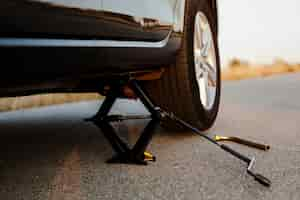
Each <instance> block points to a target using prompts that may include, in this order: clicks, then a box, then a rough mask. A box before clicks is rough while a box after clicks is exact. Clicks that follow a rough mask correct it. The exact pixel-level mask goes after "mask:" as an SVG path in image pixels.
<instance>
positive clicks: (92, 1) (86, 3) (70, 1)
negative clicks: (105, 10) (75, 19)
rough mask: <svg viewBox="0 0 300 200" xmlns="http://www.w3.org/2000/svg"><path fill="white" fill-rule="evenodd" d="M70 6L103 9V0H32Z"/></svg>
mask: <svg viewBox="0 0 300 200" xmlns="http://www.w3.org/2000/svg"><path fill="white" fill-rule="evenodd" d="M32 1H37V2H41V3H47V4H54V5H57V6H64V7H69V8H80V9H91V10H98V11H100V10H102V0H32Z"/></svg>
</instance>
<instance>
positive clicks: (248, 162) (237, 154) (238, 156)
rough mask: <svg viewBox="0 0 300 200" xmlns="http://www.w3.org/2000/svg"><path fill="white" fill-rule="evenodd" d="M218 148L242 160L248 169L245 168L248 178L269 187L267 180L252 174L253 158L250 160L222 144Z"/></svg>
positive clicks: (259, 175) (269, 182)
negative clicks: (250, 177) (252, 178)
mask: <svg viewBox="0 0 300 200" xmlns="http://www.w3.org/2000/svg"><path fill="white" fill-rule="evenodd" d="M220 147H221V148H222V149H223V150H224V151H226V152H228V153H230V154H231V155H233V156H235V157H236V158H238V159H240V160H243V161H244V162H246V163H247V165H248V167H247V173H248V174H249V175H250V176H252V177H254V179H255V180H256V181H258V182H259V183H260V184H262V185H264V186H266V187H270V186H271V184H272V183H271V181H270V180H269V179H268V178H266V177H264V176H263V175H261V174H257V173H254V172H253V171H252V168H253V165H254V162H255V158H252V159H250V158H248V157H246V156H244V155H242V154H241V153H239V152H237V151H235V150H233V149H231V148H230V147H229V146H227V145H224V144H221V145H220Z"/></svg>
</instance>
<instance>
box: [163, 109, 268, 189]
mask: <svg viewBox="0 0 300 200" xmlns="http://www.w3.org/2000/svg"><path fill="white" fill-rule="evenodd" d="M161 112H162V114H163V115H164V116H166V117H168V118H169V119H170V120H173V121H175V122H177V123H179V124H180V125H182V126H184V127H186V128H189V129H190V130H192V131H193V132H194V133H196V134H198V135H200V136H201V137H203V138H205V139H207V140H208V141H210V142H211V143H213V144H215V145H217V146H219V147H220V148H221V149H223V150H224V151H226V152H228V153H230V154H231V155H233V156H235V157H236V158H238V159H240V160H242V161H244V162H246V163H247V165H248V166H247V173H248V174H249V175H251V176H253V177H254V179H255V180H256V181H258V182H259V183H261V184H263V185H264V186H267V187H270V186H271V181H270V180H269V179H267V178H266V177H264V176H263V175H261V174H257V173H254V172H253V171H252V168H253V165H254V162H255V158H254V157H253V158H252V159H250V158H248V157H247V156H244V155H242V154H241V153H239V152H237V151H235V150H233V149H231V148H230V147H229V146H227V145H224V144H219V143H218V142H217V141H215V140H214V139H212V138H210V137H208V136H207V135H204V134H203V133H202V132H201V131H200V130H198V129H197V128H195V127H194V126H192V125H191V124H189V123H187V122H185V121H183V120H182V119H180V118H178V117H177V116H175V115H174V114H173V113H168V112H165V111H161Z"/></svg>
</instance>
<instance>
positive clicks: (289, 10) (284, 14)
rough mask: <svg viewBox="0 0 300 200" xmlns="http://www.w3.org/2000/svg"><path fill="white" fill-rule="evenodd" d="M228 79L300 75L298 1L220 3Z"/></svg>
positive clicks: (10, 104) (22, 100) (1, 107)
mask: <svg viewBox="0 0 300 200" xmlns="http://www.w3.org/2000/svg"><path fill="white" fill-rule="evenodd" d="M218 7H219V8H218V9H219V44H220V56H221V63H222V79H223V80H224V81H232V80H241V79H248V78H263V77H267V76H271V75H281V74H285V73H295V72H300V64H299V63H300V27H299V26H298V21H300V12H299V11H300V1H299V0H285V1H274V0H263V1H262V0H218ZM95 98H99V96H98V95H97V94H50V95H35V96H29V97H19V98H2V99H0V111H9V110H17V109H23V108H30V107H38V106H44V105H51V104H59V103H65V102H74V101H81V100H89V99H95Z"/></svg>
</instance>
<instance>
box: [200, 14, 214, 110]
mask: <svg viewBox="0 0 300 200" xmlns="http://www.w3.org/2000/svg"><path fill="white" fill-rule="evenodd" d="M194 64H195V65H194V66H195V76H196V80H197V84H198V89H199V94H200V100H201V104H202V106H203V107H204V108H205V109H206V110H210V109H212V107H213V105H214V102H215V99H216V93H217V81H218V80H217V61H216V51H215V44H214V39H213V34H212V31H211V26H210V24H209V21H208V19H207V17H206V16H205V14H204V13H203V12H201V11H199V12H198V13H197V14H196V17H195V27H194Z"/></svg>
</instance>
